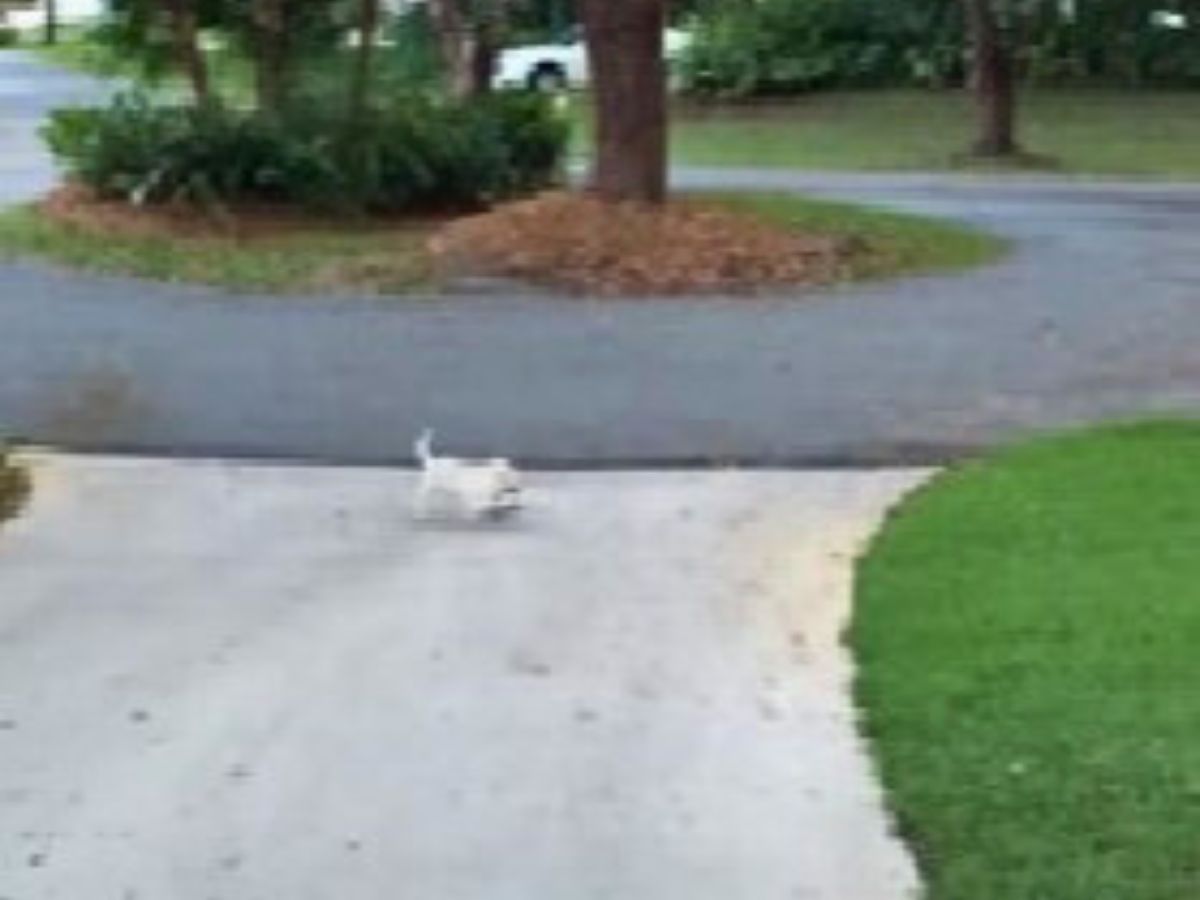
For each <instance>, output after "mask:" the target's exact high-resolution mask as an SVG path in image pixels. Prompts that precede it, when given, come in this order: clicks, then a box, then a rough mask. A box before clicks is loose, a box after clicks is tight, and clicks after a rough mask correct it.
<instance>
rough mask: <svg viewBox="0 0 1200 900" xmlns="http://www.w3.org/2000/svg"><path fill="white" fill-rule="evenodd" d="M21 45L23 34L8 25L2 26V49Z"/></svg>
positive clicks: (0, 40)
mask: <svg viewBox="0 0 1200 900" xmlns="http://www.w3.org/2000/svg"><path fill="white" fill-rule="evenodd" d="M19 43H21V32H20V31H18V30H17V29H15V28H12V27H10V26H8V25H0V47H15V46H16V45H17V44H19Z"/></svg>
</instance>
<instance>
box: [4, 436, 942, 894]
mask: <svg viewBox="0 0 1200 900" xmlns="http://www.w3.org/2000/svg"><path fill="white" fill-rule="evenodd" d="M34 476H35V479H36V484H37V488H38V489H37V492H36V496H35V499H34V503H33V507H32V509H31V511H30V512H29V513H27V515H25V516H24V517H22V518H21V519H19V520H17V521H16V522H13V523H9V524H7V525H6V526H5V527H4V529H3V532H2V533H0V761H2V765H0V893H2V894H3V896H5V897H12V898H14V900H51V898H59V900H68V898H69V900H84V898H89V900H90V898H95V900H216V898H224V900H268V898H270V900H283V898H287V900H333V898H346V900H440V898H446V900H450V898H453V900H534V898H537V900H543V898H544V900H559V898H562V900H568V898H569V900H668V898H688V900H799V898H806V900H851V898H853V900H904V898H908V897H910V896H911V891H912V889H913V888H914V886H915V883H916V880H915V874H914V870H913V865H912V863H911V861H910V859H909V857H908V855H907V852H906V851H905V849H904V848H903V847H902V846H901V845H900V844H899V842H898V841H897V840H896V839H895V837H894V836H893V835H892V834H891V833H890V829H889V827H888V823H887V821H886V819H885V817H884V814H883V811H882V806H881V802H880V794H879V790H878V788H877V787H876V786H875V784H874V782H873V779H872V777H871V767H870V765H869V763H868V761H867V759H866V757H865V755H864V754H863V752H862V751H861V749H860V746H859V742H858V738H857V736H856V733H855V716H854V713H853V711H852V704H851V701H850V697H849V695H848V689H847V686H848V670H849V666H848V661H847V659H846V658H845V651H844V648H843V647H842V645H841V643H840V640H839V635H840V633H841V629H842V627H843V625H844V623H845V619H846V615H847V612H848V610H849V606H850V571H851V565H852V561H853V559H854V556H855V552H856V550H857V549H858V547H859V546H860V545H861V542H862V540H863V538H864V537H865V535H866V534H867V533H868V532H869V531H870V530H871V528H872V527H873V526H874V525H875V524H876V523H877V521H878V519H879V518H880V516H881V515H882V514H883V511H884V510H885V508H886V507H887V506H888V505H889V504H890V503H892V502H893V501H894V500H895V499H896V498H897V497H898V496H899V495H900V494H902V493H903V492H904V491H905V490H907V489H909V488H910V487H912V486H913V485H914V484H916V483H918V482H919V481H920V480H921V478H922V475H921V473H917V472H871V473H860V472H841V473H833V474H830V473H808V472H804V473H795V472H791V473H787V472H765V473H745V472H734V473H699V472H678V473H657V474H651V475H645V474H627V473H618V474H614V473H607V474H574V473H572V474H556V475H552V476H542V477H539V478H538V479H536V480H535V481H534V483H533V485H532V487H533V491H532V494H531V497H530V501H531V504H532V506H531V509H530V511H529V514H528V515H526V516H524V517H522V518H521V519H519V520H517V521H515V522H513V523H510V524H509V525H506V526H504V527H499V528H497V527H483V528H480V527H467V526H453V527H451V526H440V527H436V528H433V527H418V526H415V525H414V523H413V522H412V521H411V520H410V518H409V517H408V514H407V500H408V496H409V492H410V491H411V489H412V477H411V476H410V475H408V474H404V473H396V472H393V471H390V470H381V469H369V470H361V469H359V470H355V469H345V468H336V467H320V468H313V469H300V468H295V467H286V468H282V469H280V468H272V467H269V466H246V467H235V466H228V465H221V464H210V463H203V462H181V463H163V462H156V461H147V462H139V461H129V460H124V461H121V460H108V459H102V458H101V459H95V458H89V459H86V460H77V459H61V458H60V459H54V460H47V461H42V462H41V463H40V464H37V465H35V467H34Z"/></svg>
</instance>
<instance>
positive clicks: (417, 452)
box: [413, 428, 433, 466]
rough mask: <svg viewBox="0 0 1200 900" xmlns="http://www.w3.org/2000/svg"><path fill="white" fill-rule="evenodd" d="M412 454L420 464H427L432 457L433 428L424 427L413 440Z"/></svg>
mask: <svg viewBox="0 0 1200 900" xmlns="http://www.w3.org/2000/svg"><path fill="white" fill-rule="evenodd" d="M413 455H414V456H416V458H417V462H419V463H420V464H421V465H423V466H424V465H427V464H428V463H429V461H430V460H431V459H433V429H432V428H426V429H425V430H424V431H422V432H421V434H420V435H419V436H418V437H417V439H416V441H414V442H413Z"/></svg>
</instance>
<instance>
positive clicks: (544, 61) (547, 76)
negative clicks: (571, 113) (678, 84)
mask: <svg viewBox="0 0 1200 900" xmlns="http://www.w3.org/2000/svg"><path fill="white" fill-rule="evenodd" d="M690 42H691V38H690V36H689V35H688V33H687V32H685V31H680V30H678V29H675V28H668V29H667V30H666V31H665V32H664V33H663V53H664V56H665V58H666V60H667V62H668V63H671V62H674V61H675V60H677V59H678V58H679V56H680V55H681V54H682V53H683V51H684V50H686V49H687V47H688V44H689V43H690ZM588 75H589V73H588V58H587V48H586V47H585V46H584V42H583V31H582V29H573V30H572V31H571V32H570V34H569V35H568V36H567V38H566V39H565V40H563V41H562V42H561V43H557V44H536V45H533V46H526V47H511V48H509V49H508V50H505V51H503V52H502V53H501V54H500V58H499V59H498V60H497V63H496V74H495V75H494V76H493V80H494V84H495V86H496V87H498V88H527V89H529V90H535V91H561V90H565V89H566V88H569V87H574V88H577V87H585V86H586V85H587V83H588Z"/></svg>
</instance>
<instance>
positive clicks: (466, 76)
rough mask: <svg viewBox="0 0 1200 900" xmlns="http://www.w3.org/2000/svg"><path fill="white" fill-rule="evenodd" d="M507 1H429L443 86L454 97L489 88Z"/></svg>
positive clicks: (508, 6) (509, 5)
mask: <svg viewBox="0 0 1200 900" xmlns="http://www.w3.org/2000/svg"><path fill="white" fill-rule="evenodd" d="M514 5H515V4H514V3H513V2H511V0H429V12H430V18H431V20H432V22H433V26H434V30H435V31H436V32H437V36H438V45H439V47H440V49H441V55H442V63H443V68H444V69H445V72H446V81H447V86H448V87H449V90H450V93H451V94H452V95H454V96H456V97H477V96H480V95H482V94H486V93H488V92H489V91H490V90H491V87H492V72H493V70H494V69H495V65H496V55H497V53H498V52H499V50H500V45H501V42H502V40H503V35H504V30H505V26H506V24H507V22H508V17H509V14H510V13H511V11H512V8H513V7H514Z"/></svg>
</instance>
